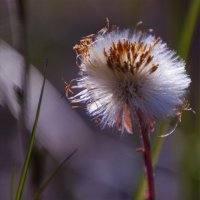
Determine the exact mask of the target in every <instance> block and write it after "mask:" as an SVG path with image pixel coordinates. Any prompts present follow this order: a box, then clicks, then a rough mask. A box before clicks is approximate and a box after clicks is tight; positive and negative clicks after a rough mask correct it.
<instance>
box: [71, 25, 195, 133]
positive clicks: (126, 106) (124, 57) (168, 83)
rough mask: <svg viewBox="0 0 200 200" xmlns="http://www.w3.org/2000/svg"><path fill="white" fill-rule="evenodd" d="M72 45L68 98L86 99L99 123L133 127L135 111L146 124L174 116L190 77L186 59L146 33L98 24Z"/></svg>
mask: <svg viewBox="0 0 200 200" xmlns="http://www.w3.org/2000/svg"><path fill="white" fill-rule="evenodd" d="M74 49H75V50H76V52H77V59H78V60H79V61H80V63H79V68H80V73H79V74H80V77H79V78H77V79H76V82H77V85H76V86H73V88H79V89H80V90H81V91H79V92H78V93H77V94H76V95H74V96H73V97H71V98H70V99H71V101H72V102H73V103H77V102H82V103H86V104H87V111H88V113H89V114H90V115H91V116H94V117H97V118H98V119H100V123H101V125H102V126H105V125H108V126H111V127H112V126H114V125H116V126H117V127H118V129H120V130H122V131H123V130H124V129H126V130H127V131H128V132H129V133H132V132H133V127H132V126H133V125H132V120H131V119H130V118H131V117H132V116H133V115H132V113H133V114H134V113H135V112H137V111H140V113H142V114H143V118H144V121H146V122H147V124H148V123H152V122H156V121H160V120H163V119H164V118H166V117H169V116H175V115H178V113H179V112H180V107H181V106H182V105H183V104H184V96H185V94H186V91H187V89H188V87H189V84H190V82H191V80H190V78H189V77H188V75H187V74H186V71H185V63H184V61H183V60H181V59H180V58H179V57H178V56H177V55H176V53H175V52H174V51H171V50H170V49H169V48H168V47H167V45H166V43H164V42H163V41H162V40H161V39H159V38H155V36H153V35H151V34H149V33H146V34H144V33H141V32H137V31H135V32H132V33H131V32H130V31H129V30H122V31H119V30H118V29H116V30H113V31H110V32H109V31H108V30H107V28H104V29H102V30H101V31H100V32H98V34H97V35H90V36H88V37H85V38H84V39H82V40H81V41H80V44H79V45H76V46H75V47H74Z"/></svg>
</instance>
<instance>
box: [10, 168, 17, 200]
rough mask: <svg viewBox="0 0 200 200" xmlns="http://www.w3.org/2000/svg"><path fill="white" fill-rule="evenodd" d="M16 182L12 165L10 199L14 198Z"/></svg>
mask: <svg viewBox="0 0 200 200" xmlns="http://www.w3.org/2000/svg"><path fill="white" fill-rule="evenodd" d="M16 183H17V172H16V166H15V165H14V167H13V168H12V171H11V180H10V200H14V199H15V192H16V188H15V187H16Z"/></svg>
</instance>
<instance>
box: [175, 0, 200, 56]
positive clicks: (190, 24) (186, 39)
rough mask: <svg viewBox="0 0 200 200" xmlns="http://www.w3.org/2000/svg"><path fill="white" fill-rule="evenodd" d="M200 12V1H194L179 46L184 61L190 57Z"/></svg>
mask: <svg viewBox="0 0 200 200" xmlns="http://www.w3.org/2000/svg"><path fill="white" fill-rule="evenodd" d="M199 11H200V0H193V1H192V3H191V5H190V8H189V11H188V15H187V18H186V19H185V25H184V28H183V30H182V34H181V37H180V41H179V46H178V53H179V54H180V55H181V56H182V58H183V59H187V57H188V53H189V49H190V44H191V41H192V35H193V33H194V29H195V25H196V22H197V19H198V15H199Z"/></svg>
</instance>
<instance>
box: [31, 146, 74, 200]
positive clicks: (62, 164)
mask: <svg viewBox="0 0 200 200" xmlns="http://www.w3.org/2000/svg"><path fill="white" fill-rule="evenodd" d="M76 152H77V149H75V150H74V151H73V152H72V153H70V155H69V156H67V158H66V159H65V160H64V161H63V162H62V163H61V164H60V165H59V166H58V167H57V168H56V169H55V171H54V172H53V173H52V174H51V175H50V176H49V177H48V178H47V179H46V180H45V181H44V182H43V184H42V185H41V186H40V188H39V189H38V190H37V192H36V193H35V194H34V195H33V200H38V199H39V198H40V196H41V195H42V193H43V192H44V190H45V189H46V188H47V186H48V185H49V183H50V182H51V181H52V180H53V178H54V177H55V176H56V175H57V174H58V172H59V171H60V170H61V168H62V167H63V166H64V164H65V162H66V161H67V160H69V159H70V158H71V157H72V156H73V155H74V154H75V153H76Z"/></svg>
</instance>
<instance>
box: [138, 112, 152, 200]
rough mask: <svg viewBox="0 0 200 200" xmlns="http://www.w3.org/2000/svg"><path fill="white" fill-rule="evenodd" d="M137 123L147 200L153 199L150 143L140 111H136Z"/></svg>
mask: <svg viewBox="0 0 200 200" xmlns="http://www.w3.org/2000/svg"><path fill="white" fill-rule="evenodd" d="M137 116H138V120H139V124H140V130H141V131H140V133H141V140H142V143H143V155H144V165H145V173H146V178H147V186H148V196H147V199H148V200H155V187H154V176H153V165H152V159H151V145H150V140H149V132H148V128H147V126H146V125H145V124H144V123H143V119H142V116H141V114H140V113H137Z"/></svg>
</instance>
